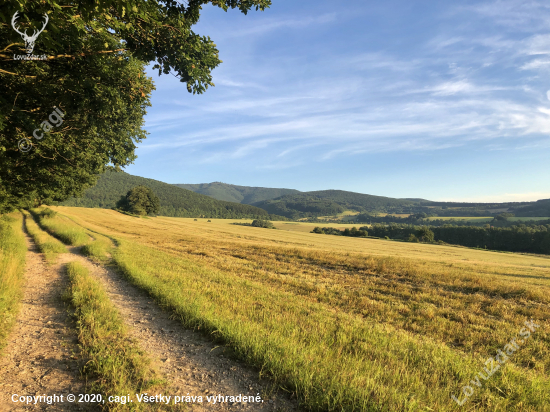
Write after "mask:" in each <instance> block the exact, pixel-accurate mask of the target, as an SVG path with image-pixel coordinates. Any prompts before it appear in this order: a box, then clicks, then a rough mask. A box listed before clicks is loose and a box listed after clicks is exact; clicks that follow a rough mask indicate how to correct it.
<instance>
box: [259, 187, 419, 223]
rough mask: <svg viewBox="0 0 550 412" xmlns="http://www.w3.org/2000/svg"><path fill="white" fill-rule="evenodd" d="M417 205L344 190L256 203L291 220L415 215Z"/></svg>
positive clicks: (412, 201) (291, 196)
mask: <svg viewBox="0 0 550 412" xmlns="http://www.w3.org/2000/svg"><path fill="white" fill-rule="evenodd" d="M418 205H419V201H418V200H410V199H394V198H391V197H383V196H373V195H365V194H362V193H355V192H346V191H343V190H320V191H315V192H305V193H299V194H292V195H286V196H281V197H279V198H277V199H270V200H265V201H262V202H257V203H254V206H258V207H260V208H262V209H265V210H267V211H268V212H269V213H273V214H278V215H282V216H286V217H288V218H292V219H299V218H304V217H318V216H330V215H335V214H338V213H342V212H344V211H345V210H355V211H357V212H375V211H383V210H390V209H391V210H395V211H396V212H399V213H414V212H416V210H415V208H417V207H418Z"/></svg>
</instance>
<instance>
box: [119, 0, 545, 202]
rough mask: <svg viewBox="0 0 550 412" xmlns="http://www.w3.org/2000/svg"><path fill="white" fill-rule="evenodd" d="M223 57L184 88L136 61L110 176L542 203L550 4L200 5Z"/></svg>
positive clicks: (309, 0) (390, 0)
mask: <svg viewBox="0 0 550 412" xmlns="http://www.w3.org/2000/svg"><path fill="white" fill-rule="evenodd" d="M194 31H195V32H196V33H198V34H201V35H207V36H210V37H211V38H212V39H213V40H214V42H215V43H216V44H217V46H218V49H219V50H220V57H221V60H223V63H222V64H221V65H220V66H219V67H218V68H216V69H215V70H214V71H213V77H214V83H215V85H216V86H215V87H213V88H209V89H208V90H207V91H206V93H204V94H202V95H193V94H189V93H188V92H187V90H186V87H185V84H183V83H180V82H179V80H178V79H177V78H175V77H174V76H171V75H163V76H160V77H159V76H158V74H157V73H156V72H153V71H150V74H151V76H152V77H153V79H154V81H155V84H156V90H155V91H154V92H153V95H152V99H151V101H152V107H150V108H149V109H148V113H147V115H146V122H145V129H146V130H147V131H148V132H149V133H150V134H149V136H148V138H147V139H146V140H144V141H143V142H142V143H140V144H139V147H138V149H137V151H136V153H137V155H138V159H137V160H136V162H135V163H134V164H133V165H131V166H130V167H128V168H127V169H126V171H127V172H128V173H131V174H135V175H138V176H143V177H148V178H152V179H157V180H161V181H164V182H167V183H209V182H214V181H220V182H224V183H232V184H237V185H243V186H262V187H284V188H292V189H298V190H302V191H310V190H323V189H340V190H349V191H354V192H360V193H367V194H373V195H381V196H390V197H402V198H405V197H414V198H424V199H430V200H453V201H458V200H460V201H480V202H484V201H486V202H496V201H530V200H537V199H542V198H550V186H549V184H548V183H549V182H550V162H549V159H550V3H548V2H547V1H546V2H544V1H535V0H525V1H517V0H500V1H467V0H461V1H441V0H433V1H429V0H385V1H383V2H382V1H379V0H377V1H371V0H368V1H365V0H346V1H345V2H335V1H334V0H330V1H329V0H300V1H296V0H273V4H272V6H271V8H270V9H268V10H266V11H264V12H260V11H258V12H256V11H252V12H250V13H249V14H248V15H246V16H245V15H243V14H241V13H240V12H238V11H236V10H233V11H229V12H227V13H226V12H224V11H223V10H221V9H219V8H217V7H214V6H212V5H208V6H206V7H205V8H204V9H203V13H202V16H201V20H200V22H199V23H198V24H197V25H196V26H195V27H194Z"/></svg>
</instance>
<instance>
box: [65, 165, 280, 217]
mask: <svg viewBox="0 0 550 412" xmlns="http://www.w3.org/2000/svg"><path fill="white" fill-rule="evenodd" d="M140 185H142V186H147V187H149V188H151V189H152V190H153V191H154V192H155V193H156V195H157V196H158V197H159V199H160V203H161V206H160V215H162V216H173V217H208V218H243V217H245V218H250V219H254V218H263V219H276V218H277V217H275V216H269V214H268V213H267V212H266V211H265V210H263V209H260V208H257V207H254V206H250V205H244V204H239V203H232V202H224V201H220V200H216V199H213V198H212V197H209V196H205V195H202V194H199V193H195V192H193V191H190V190H186V189H182V188H179V187H174V185H171V184H168V183H163V182H159V181H157V180H153V179H146V178H144V177H139V176H133V175H130V174H128V173H125V172H114V171H107V172H105V173H104V174H103V175H101V177H100V178H99V180H98V182H97V184H96V185H95V186H94V187H92V188H89V189H87V190H86V191H85V192H84V194H83V196H82V197H80V198H78V199H75V198H72V199H69V200H67V201H65V202H62V203H60V204H61V205H63V206H80V207H98V208H104V209H110V208H113V207H115V205H116V202H117V201H118V200H119V199H120V197H121V196H123V195H126V193H127V192H128V191H129V190H130V189H132V188H134V187H135V186H140Z"/></svg>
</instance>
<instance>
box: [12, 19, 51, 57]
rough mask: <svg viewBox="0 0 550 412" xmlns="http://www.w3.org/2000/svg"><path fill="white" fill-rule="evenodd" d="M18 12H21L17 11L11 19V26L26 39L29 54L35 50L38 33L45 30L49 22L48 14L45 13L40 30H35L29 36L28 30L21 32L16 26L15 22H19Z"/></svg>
mask: <svg viewBox="0 0 550 412" xmlns="http://www.w3.org/2000/svg"><path fill="white" fill-rule="evenodd" d="M17 13H19V12H18V11H16V12H15V14H14V15H13V17H12V19H11V26H12V27H13V29H14V30H15V31H16V32H17V33H19V34H20V35H21V38H22V39H23V40H25V49H26V50H27V54H31V53H32V51H33V50H34V42H35V41H36V39H37V37H38V35H39V34H40V33H42V32H43V31H44V29H45V28H46V24H48V20H49V18H48V15H47V14H46V13H44V25H43V26H42V28H41V29H40V30H34V33H33V34H32V36H28V35H27V30H25V31H24V32H23V33H21V32H20V31H19V30H17V27H16V26H15V24H16V23H17V18H18V17H19V16H18V15H17Z"/></svg>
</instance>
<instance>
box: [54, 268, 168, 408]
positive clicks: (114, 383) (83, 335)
mask: <svg viewBox="0 0 550 412" xmlns="http://www.w3.org/2000/svg"><path fill="white" fill-rule="evenodd" d="M67 274H68V276H69V280H70V285H69V288H68V290H67V291H66V293H65V299H66V300H69V301H70V303H71V305H72V307H73V308H74V315H75V317H76V319H77V326H78V338H79V340H80V344H81V347H82V349H83V351H84V352H85V353H86V355H87V357H88V358H89V360H88V362H87V363H86V366H85V368H84V373H85V374H86V375H89V376H90V377H91V378H92V379H93V383H92V386H91V388H90V390H89V392H90V393H100V394H102V395H103V397H104V398H108V396H124V395H126V394H132V395H133V394H135V393H139V392H141V391H144V390H150V389H151V388H153V387H160V386H162V385H163V382H162V381H161V380H160V379H159V378H158V376H157V374H156V372H155V371H154V369H153V368H152V366H151V361H150V359H149V358H148V357H147V356H146V354H145V353H144V352H143V351H142V350H141V349H140V348H139V347H138V345H137V343H136V342H135V341H134V340H133V339H131V338H130V337H129V335H128V332H127V330H126V327H125V325H124V322H123V321H122V318H121V316H120V314H119V312H118V311H117V310H116V308H115V307H114V305H113V304H112V303H111V301H110V299H109V297H108V295H107V293H106V292H105V290H104V288H103V287H102V285H101V284H100V283H99V282H98V281H97V280H95V279H93V278H92V277H91V276H90V275H89V273H88V270H87V269H86V268H85V267H84V266H82V264H80V263H79V262H71V263H69V264H68V265H67ZM107 407H108V409H110V410H127V409H139V408H140V407H142V406H140V404H137V403H135V402H134V403H133V404H126V405H121V404H116V403H113V404H108V405H107Z"/></svg>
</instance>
